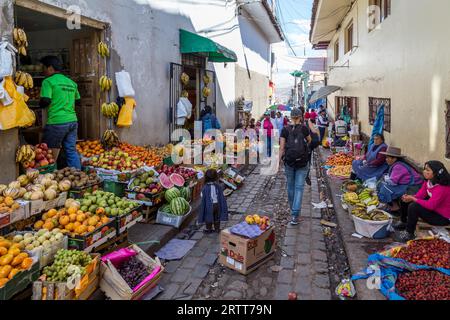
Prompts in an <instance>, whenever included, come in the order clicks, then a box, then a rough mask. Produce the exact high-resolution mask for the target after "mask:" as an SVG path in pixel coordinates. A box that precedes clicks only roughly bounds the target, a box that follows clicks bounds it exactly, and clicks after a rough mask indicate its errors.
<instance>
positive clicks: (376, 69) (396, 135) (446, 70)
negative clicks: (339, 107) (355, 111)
mask: <svg viewBox="0 0 450 320" xmlns="http://www.w3.org/2000/svg"><path fill="white" fill-rule="evenodd" d="M367 6H368V0H359V1H357V4H356V5H355V6H354V8H353V10H352V11H351V12H350V13H349V15H348V16H347V18H346V19H345V20H344V21H343V23H342V26H344V27H345V26H347V24H348V22H349V21H350V20H351V19H353V21H356V22H357V23H356V25H355V32H354V34H355V36H354V38H355V39H354V45H355V46H357V48H355V49H354V50H353V52H351V53H347V54H344V34H343V29H341V30H340V31H339V32H338V33H337V34H336V35H335V36H334V38H333V40H332V42H331V43H330V46H329V50H328V57H329V58H328V65H329V66H333V65H335V66H342V65H344V63H345V62H347V61H349V65H350V68H336V69H333V70H331V71H330V72H329V79H328V84H329V85H338V86H341V87H342V88H343V90H342V91H341V92H337V93H336V94H334V95H332V96H330V97H329V101H330V104H331V106H332V107H333V109H334V102H335V98H334V97H335V96H336V95H338V96H354V97H358V98H359V120H360V121H361V124H362V131H363V132H364V133H366V134H370V133H371V131H372V126H370V125H369V123H368V122H369V114H368V111H369V107H368V98H369V97H379V98H391V104H392V125H391V126H392V130H391V133H386V138H387V142H388V144H390V145H394V146H397V147H401V148H402V150H403V153H405V154H406V155H408V156H410V157H411V158H413V159H415V160H416V161H419V162H421V163H423V162H425V161H427V160H430V159H436V160H440V161H444V162H445V163H447V165H449V164H450V161H449V160H446V159H445V135H446V131H445V130H446V128H445V113H444V112H445V109H446V104H445V101H446V100H450V59H449V56H450V45H449V42H448V41H446V40H445V39H448V13H449V12H450V1H448V0H434V1H433V4H432V5H431V4H430V3H429V1H423V0H397V1H392V14H391V16H389V17H388V18H387V19H386V20H385V21H384V22H382V24H381V25H380V29H379V30H375V31H372V32H370V33H369V32H368V28H367V26H366V17H367V14H366V9H367ZM338 38H339V41H340V48H341V52H340V57H341V58H340V59H339V61H337V62H336V63H334V53H333V48H334V43H335V41H336V40H337V39H338Z"/></svg>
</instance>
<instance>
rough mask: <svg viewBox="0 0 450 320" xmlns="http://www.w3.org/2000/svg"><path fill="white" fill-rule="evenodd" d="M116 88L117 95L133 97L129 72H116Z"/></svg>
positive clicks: (133, 92)
mask: <svg viewBox="0 0 450 320" xmlns="http://www.w3.org/2000/svg"><path fill="white" fill-rule="evenodd" d="M116 83H117V89H118V90H119V97H134V96H135V94H136V93H135V91H134V89H133V84H132V83H131V77H130V74H129V73H128V72H126V71H120V72H116Z"/></svg>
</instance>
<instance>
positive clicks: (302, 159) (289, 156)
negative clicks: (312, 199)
mask: <svg viewBox="0 0 450 320" xmlns="http://www.w3.org/2000/svg"><path fill="white" fill-rule="evenodd" d="M291 118H292V125H291V126H289V127H287V128H284V129H283V131H282V132H281V139H280V140H281V141H280V159H281V160H282V161H283V162H284V165H285V171H286V180H287V191H288V200H289V206H290V209H291V216H292V219H291V222H290V223H291V224H292V225H297V224H298V217H299V215H300V210H301V208H302V200H303V190H304V187H305V179H306V176H307V174H308V169H309V157H310V155H309V148H308V144H310V143H311V141H312V140H311V136H310V134H309V130H308V128H307V127H306V126H305V125H303V124H302V120H303V119H302V113H301V111H300V109H297V108H296V109H293V110H292V113H291Z"/></svg>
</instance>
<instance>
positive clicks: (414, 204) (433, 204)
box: [394, 161, 450, 242]
mask: <svg viewBox="0 0 450 320" xmlns="http://www.w3.org/2000/svg"><path fill="white" fill-rule="evenodd" d="M423 176H424V178H425V180H426V181H425V182H424V184H423V185H422V189H420V190H419V192H418V193H417V194H416V195H415V196H410V195H404V196H403V197H402V201H403V204H402V210H401V213H402V217H401V222H400V223H398V224H397V225H395V226H394V229H396V230H399V231H401V232H400V233H399V234H397V235H396V240H397V241H401V242H406V241H409V240H412V239H414V238H415V233H414V231H415V230H416V226H417V222H418V220H419V218H421V219H422V220H424V221H425V222H426V223H428V224H431V225H433V226H448V225H450V174H449V173H448V171H447V169H446V168H445V166H444V165H443V164H442V163H441V162H439V161H428V162H427V163H426V164H425V168H424V170H423Z"/></svg>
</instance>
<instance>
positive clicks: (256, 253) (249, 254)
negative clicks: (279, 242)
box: [219, 226, 276, 275]
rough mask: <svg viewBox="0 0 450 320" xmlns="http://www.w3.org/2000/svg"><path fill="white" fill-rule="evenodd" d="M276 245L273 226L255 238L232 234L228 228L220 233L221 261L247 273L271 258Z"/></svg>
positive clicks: (240, 271)
mask: <svg viewBox="0 0 450 320" xmlns="http://www.w3.org/2000/svg"><path fill="white" fill-rule="evenodd" d="M275 247H276V237H275V228H274V227H273V226H272V227H270V228H269V229H267V230H266V231H265V232H264V233H263V234H261V235H260V236H259V237H257V238H255V239H248V238H245V237H242V236H238V235H235V234H232V233H231V232H230V229H229V228H228V229H225V230H223V231H222V232H221V233H220V258H219V262H220V263H221V264H223V265H224V266H227V267H228V268H230V269H233V270H236V271H238V272H239V273H242V274H244V275H246V274H249V273H250V272H252V271H253V270H256V269H257V268H258V267H259V266H260V265H262V264H264V263H265V262H267V261H268V260H270V259H271V258H272V257H273V256H274V253H275Z"/></svg>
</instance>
